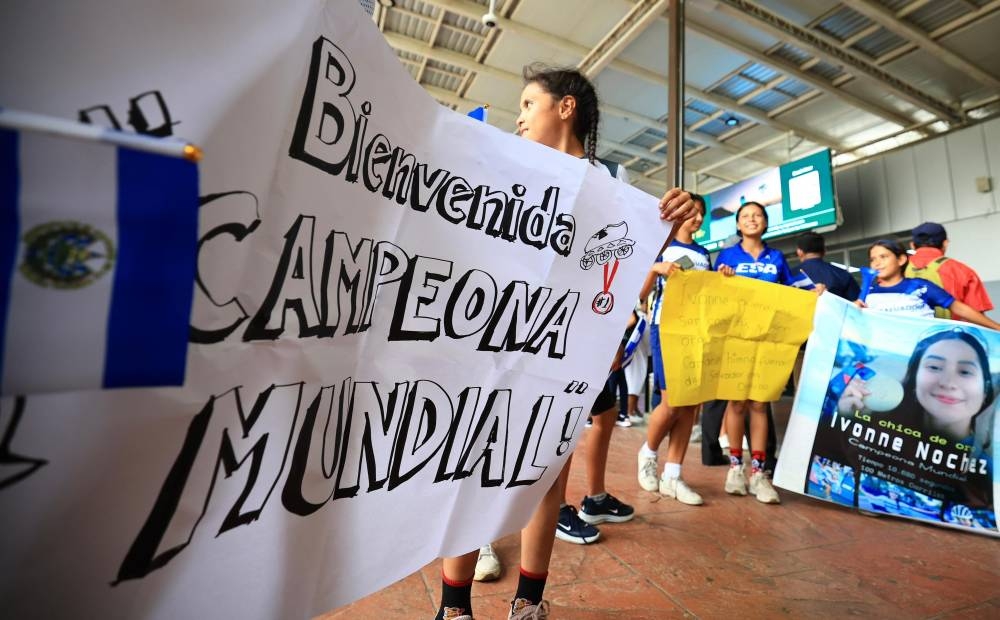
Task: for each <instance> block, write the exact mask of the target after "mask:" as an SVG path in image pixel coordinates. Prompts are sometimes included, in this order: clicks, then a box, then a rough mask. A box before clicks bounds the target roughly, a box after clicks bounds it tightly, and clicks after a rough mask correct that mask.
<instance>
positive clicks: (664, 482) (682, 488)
mask: <svg viewBox="0 0 1000 620" xmlns="http://www.w3.org/2000/svg"><path fill="white" fill-rule="evenodd" d="M660 494H662V495H666V496H667V497H673V498H674V499H676V500H677V501H679V502H680V503H682V504H687V505H688V506H701V505H702V504H704V503H705V500H703V499H701V495H698V493H697V492H696V491H694V490H693V489H692V488H691V487H689V486H688V485H687V483H686V482H684V481H683V480H681V479H680V478H660Z"/></svg>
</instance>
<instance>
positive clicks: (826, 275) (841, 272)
mask: <svg viewBox="0 0 1000 620" xmlns="http://www.w3.org/2000/svg"><path fill="white" fill-rule="evenodd" d="M795 245H796V249H795V254H796V255H798V257H799V261H800V263H799V266H798V268H797V270H796V271H797V272H799V273H804V274H806V275H807V276H808V277H809V279H810V280H812V281H813V282H815V283H817V284H823V285H825V286H826V290H828V291H830V292H831V293H833V294H834V295H836V296H837V297H842V298H844V299H846V300H847V301H854V300H855V299H857V298H858V295H859V294H860V293H861V289H860V287H859V286H858V283H857V282H856V281H855V280H854V278H853V277H851V274H850V273H848V272H847V270H846V269H841V268H840V267H837V266H835V265H831V264H830V263H828V262H826V261H825V260H823V257H824V256H826V240H825V239H823V235H821V234H819V233H817V232H813V231H809V232H805V233H802V234H801V235H799V238H798V240H797V241H796V244H795Z"/></svg>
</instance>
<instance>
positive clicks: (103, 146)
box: [0, 128, 198, 394]
mask: <svg viewBox="0 0 1000 620" xmlns="http://www.w3.org/2000/svg"><path fill="white" fill-rule="evenodd" d="M197 243H198V171H197V166H196V164H194V163H193V162H190V161H187V160H184V159H181V158H177V157H169V156H166V155H159V154H153V153H149V152H145V151H139V150H134V149H130V148H125V147H121V146H117V145H115V144H109V143H106V142H100V141H97V140H78V139H69V138H65V137H58V136H52V135H46V134H43V133H39V132H35V131H16V130H10V129H2V128H0V356H2V357H0V382H2V383H0V386H2V390H0V391H2V393H3V394H31V393H38V392H52V391H65V390H85V389H100V388H117V387H139V386H157V385H181V384H183V383H184V366H185V361H186V357H187V342H188V328H189V327H188V326H189V322H190V315H191V302H192V296H193V294H194V280H195V260H196V257H197Z"/></svg>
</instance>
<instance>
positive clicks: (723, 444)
mask: <svg viewBox="0 0 1000 620" xmlns="http://www.w3.org/2000/svg"><path fill="white" fill-rule="evenodd" d="M719 447H720V448H722V450H723V452H725V451H726V450H728V449H729V436H728V435H720V436H719Z"/></svg>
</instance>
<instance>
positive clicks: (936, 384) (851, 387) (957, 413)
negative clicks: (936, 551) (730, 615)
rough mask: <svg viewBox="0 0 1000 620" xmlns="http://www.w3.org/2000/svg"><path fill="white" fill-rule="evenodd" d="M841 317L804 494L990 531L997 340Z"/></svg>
mask: <svg viewBox="0 0 1000 620" xmlns="http://www.w3.org/2000/svg"><path fill="white" fill-rule="evenodd" d="M843 316H844V321H843V328H842V330H841V333H840V338H839V341H838V342H837V345H836V354H835V355H834V356H833V357H832V359H833V364H832V369H830V370H829V374H828V375H827V377H828V383H827V384H826V393H825V394H824V395H823V398H822V407H821V410H820V412H819V420H818V424H817V426H816V433H815V439H814V442H813V446H812V452H811V455H810V458H809V466H808V468H809V469H808V472H807V474H806V479H805V485H804V489H803V490H802V491H803V492H804V493H805V494H806V495H810V496H813V497H817V498H820V499H823V500H827V501H830V502H834V503H838V504H842V505H845V506H854V507H857V508H859V509H861V510H862V511H866V512H870V513H876V514H889V515H895V516H900V517H907V518H912V519H919V520H925V521H932V522H938V523H945V524H950V525H957V526H962V527H966V528H973V529H984V530H992V531H994V532H995V531H996V530H997V520H996V513H995V509H994V490H993V487H994V481H993V459H994V449H995V446H994V442H993V438H994V436H995V435H996V432H997V417H998V416H997V411H996V410H997V406H998V404H997V383H998V379H1000V377H998V372H1000V333H998V332H995V331H992V330H989V329H983V328H979V327H976V326H972V325H969V324H967V323H961V322H957V321H945V320H934V319H917V318H909V317H899V316H892V315H886V314H882V313H873V312H868V311H858V310H856V309H854V308H851V309H849V310H848V311H847V312H846V313H845V314H844V315H843ZM827 368H830V367H829V366H827ZM814 370H815V368H814ZM813 376H816V375H815V374H814V375H813ZM818 383H819V382H817V384H811V385H810V384H805V387H804V388H803V389H805V390H816V389H821V386H820V385H819V384H818Z"/></svg>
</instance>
